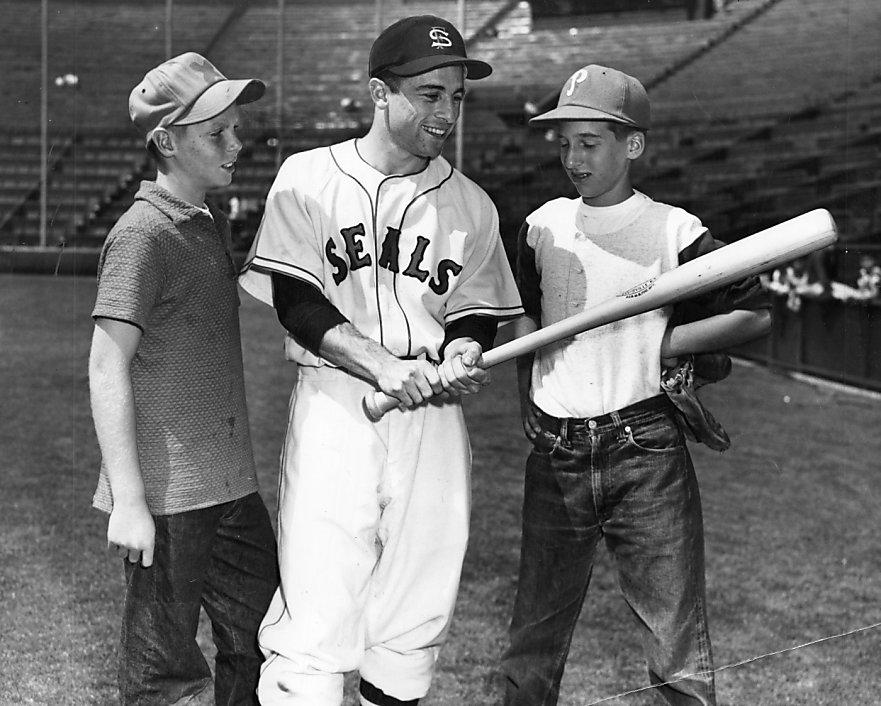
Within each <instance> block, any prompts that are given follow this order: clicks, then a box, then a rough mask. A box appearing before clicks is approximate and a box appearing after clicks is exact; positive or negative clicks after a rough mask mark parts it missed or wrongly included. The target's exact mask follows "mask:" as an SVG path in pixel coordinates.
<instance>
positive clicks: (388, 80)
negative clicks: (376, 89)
mask: <svg viewBox="0 0 881 706" xmlns="http://www.w3.org/2000/svg"><path fill="white" fill-rule="evenodd" d="M374 78H378V79H379V80H380V81H382V82H383V83H384V84H385V85H386V86H388V88H389V90H390V91H391V92H392V93H400V92H401V79H402V77H401V76H398V75H397V74H393V73H392V72H391V71H389V70H388V69H386V70H385V71H380V72H379V73H378V74H376V76H374Z"/></svg>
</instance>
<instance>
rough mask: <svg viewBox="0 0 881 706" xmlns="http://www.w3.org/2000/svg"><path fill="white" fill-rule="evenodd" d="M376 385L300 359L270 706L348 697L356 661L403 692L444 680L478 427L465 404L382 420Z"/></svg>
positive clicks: (414, 693)
mask: <svg viewBox="0 0 881 706" xmlns="http://www.w3.org/2000/svg"><path fill="white" fill-rule="evenodd" d="M371 389H372V387H371V386H370V385H368V384H367V383H365V382H363V381H361V380H358V379H357V378H354V377H352V376H350V375H348V374H346V373H344V372H342V371H339V370H336V369H333V368H307V367H301V368H300V374H299V379H298V381H297V385H296V388H295V390H294V393H293V395H292V397H291V408H290V416H289V420H288V431H287V437H286V439H285V446H284V451H283V454H282V476H281V480H280V487H279V508H278V528H279V563H280V568H281V585H280V587H279V589H278V591H277V592H276V594H275V597H274V599H273V602H272V605H271V606H270V608H269V611H268V612H267V614H266V617H265V619H264V621H263V625H262V627H261V631H260V637H259V640H260V646H261V648H262V649H263V651H264V653H265V654H266V657H267V661H266V662H265V664H264V667H263V670H262V675H261V679H260V686H259V690H258V695H259V697H260V703H261V704H262V705H263V706H275V705H276V704H284V705H285V706H293V705H297V706H300V705H302V706H306V705H308V706H339V705H340V704H341V703H342V699H343V675H344V674H345V673H346V672H350V671H353V670H356V669H357V670H359V671H360V674H361V678H362V680H366V681H367V682H369V683H370V684H372V685H373V686H375V687H377V688H378V689H379V690H381V692H384V693H385V694H386V695H388V696H391V697H393V698H394V699H398V700H400V701H409V700H413V699H418V698H421V697H422V696H424V695H425V694H426V692H427V691H428V688H429V685H430V683H431V678H432V673H433V670H434V664H435V661H436V659H437V655H438V651H439V649H440V645H441V643H442V642H443V640H444V637H445V635H446V633H447V630H448V628H449V624H450V620H451V618H452V613H453V607H454V604H455V601H456V593H457V590H458V586H459V578H460V572H461V567H462V560H463V558H464V555H465V549H466V545H467V541H468V521H469V513H470V504H471V497H470V467H471V451H470V446H469V443H468V436H467V431H466V429H465V422H464V419H463V416H462V410H461V407H460V405H458V404H455V403H448V404H429V405H423V406H422V407H420V408H418V409H416V410H412V411H407V412H402V411H399V410H393V411H392V412H389V413H388V414H387V415H386V416H385V417H384V418H383V419H382V420H381V421H379V422H376V423H374V422H371V421H370V420H368V419H367V417H366V415H365V414H364V411H363V409H362V407H361V400H362V398H363V396H364V394H365V393H367V392H368V391H370V390H371ZM362 703H363V704H370V703H371V702H370V701H368V700H366V699H365V698H364V697H363V696H362Z"/></svg>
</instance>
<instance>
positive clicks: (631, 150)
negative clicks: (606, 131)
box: [627, 132, 645, 159]
mask: <svg viewBox="0 0 881 706" xmlns="http://www.w3.org/2000/svg"><path fill="white" fill-rule="evenodd" d="M643 152H645V133H644V132H632V133H630V135H629V136H628V137H627V159H637V158H638V157H640V156H642V153H643Z"/></svg>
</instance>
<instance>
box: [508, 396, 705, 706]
mask: <svg viewBox="0 0 881 706" xmlns="http://www.w3.org/2000/svg"><path fill="white" fill-rule="evenodd" d="M538 414H539V418H540V423H541V426H542V429H543V432H542V433H541V434H539V436H538V437H537V438H536V439H535V441H534V446H533V449H532V452H531V453H530V456H529V458H528V460H527V463H526V487H525V498H524V507H523V544H522V547H521V558H520V576H519V583H518V589H517V598H516V601H515V606H514V614H513V619H512V622H511V629H510V638H511V643H510V647H509V649H508V650H507V652H506V653H505V655H504V658H503V669H504V672H505V675H506V677H507V679H506V681H507V693H506V696H505V705H506V706H553V704H556V703H557V698H558V696H559V691H560V680H561V678H562V676H563V668H564V666H565V664H566V658H567V655H568V653H569V645H570V642H571V639H572V633H573V630H574V628H575V625H576V623H577V621H578V617H579V614H580V612H581V608H582V605H583V602H584V598H585V595H586V593H587V588H588V584H589V583H590V577H591V571H592V568H593V562H594V556H595V552H596V548H597V545H598V543H599V540H600V538H601V537H602V538H603V539H604V540H605V543H606V546H607V547H608V549H609V552H610V553H611V555H612V558H613V561H614V565H615V567H616V569H617V572H618V580H619V584H620V586H621V590H622V592H623V594H624V598H625V600H626V601H627V603H628V604H629V606H630V608H631V609H632V610H633V613H634V614H635V617H636V621H635V623H636V629H637V630H638V631H639V632H640V635H639V642H640V644H642V645H644V646H645V656H646V661H647V665H648V671H649V678H650V680H651V682H652V683H653V684H662V683H664V682H668V681H675V683H673V684H670V685H669V686H659V687H658V691H659V692H660V693H661V694H662V695H663V696H664V697H665V699H666V700H667V701H668V702H669V703H671V704H676V705H677V706H678V705H681V706H685V705H688V706H697V705H698V704H703V705H705V706H713V705H714V704H715V689H714V679H713V675H712V673H711V671H712V668H713V663H712V654H711V649H710V639H709V635H708V631H707V621H706V611H705V605H706V597H705V584H704V536H703V518H702V512H701V504H700V495H699V492H698V486H697V480H696V478H695V474H694V468H693V466H692V463H691V457H690V455H689V453H688V450H687V448H686V446H685V439H684V437H683V434H682V432H681V430H680V428H679V426H678V425H677V423H676V421H675V417H674V413H673V408H672V406H671V405H670V403H669V401H668V399H667V398H666V396H665V395H660V396H658V397H652V398H650V399H647V400H644V401H642V402H637V403H636V404H634V405H630V406H629V407H625V408H624V409H622V410H619V411H617V412H612V413H611V414H607V415H603V416H602V417H597V418H595V419H564V420H560V419H556V418H554V417H550V416H548V415H545V414H543V413H542V412H541V411H540V410H538ZM687 675H688V676H687ZM683 677H686V678H684V679H682V680H681V681H677V680H679V679H680V678H683ZM625 686H630V687H632V686H633V685H625ZM624 690H625V689H622V691H624Z"/></svg>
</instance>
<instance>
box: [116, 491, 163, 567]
mask: <svg viewBox="0 0 881 706" xmlns="http://www.w3.org/2000/svg"><path fill="white" fill-rule="evenodd" d="M155 544H156V524H155V523H154V522H153V516H152V515H151V514H150V510H149V509H147V505H146V504H145V503H136V504H133V505H131V506H123V505H120V504H114V506H113V511H112V512H111V513H110V520H109V521H108V523H107V548H108V549H109V550H110V551H113V552H115V553H116V555H117V556H118V557H120V558H123V559H128V560H129V561H130V562H131V563H132V564H137V563H138V562H139V561H140V562H141V564H142V565H143V566H144V568H147V567H149V566H152V564H153V549H154V547H155Z"/></svg>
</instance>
